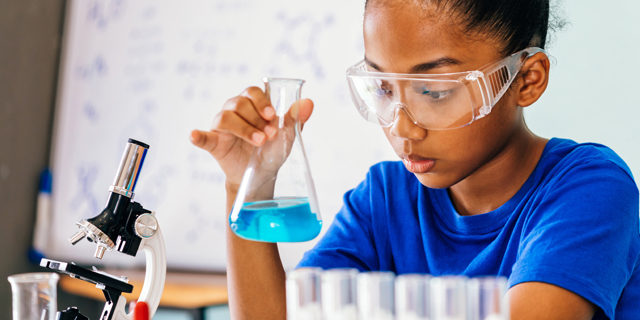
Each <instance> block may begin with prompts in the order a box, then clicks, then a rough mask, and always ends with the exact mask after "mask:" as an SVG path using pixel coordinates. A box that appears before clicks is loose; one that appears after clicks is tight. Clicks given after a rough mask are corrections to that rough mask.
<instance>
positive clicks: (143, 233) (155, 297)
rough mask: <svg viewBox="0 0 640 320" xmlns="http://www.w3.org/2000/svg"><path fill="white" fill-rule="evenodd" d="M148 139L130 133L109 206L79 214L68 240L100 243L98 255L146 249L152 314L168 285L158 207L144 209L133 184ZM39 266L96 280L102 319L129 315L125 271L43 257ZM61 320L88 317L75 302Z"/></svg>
mask: <svg viewBox="0 0 640 320" xmlns="http://www.w3.org/2000/svg"><path fill="white" fill-rule="evenodd" d="M148 150H149V145H147V144H145V143H142V142H140V141H136V140H133V139H129V141H128V143H127V146H126V148H125V150H124V154H123V155H122V160H121V161H120V165H119V167H118V171H117V173H116V177H115V180H114V181H113V185H112V186H111V187H110V188H109V197H108V200H107V204H106V206H105V208H104V209H103V210H102V212H100V213H99V214H98V215H97V216H95V217H93V218H91V219H88V220H85V219H80V220H79V221H78V222H77V223H76V225H77V226H78V228H79V229H80V230H79V231H78V232H77V233H76V234H75V235H73V236H72V237H71V238H70V239H69V242H71V244H74V245H75V244H76V243H78V242H79V241H81V240H82V239H87V240H88V241H89V242H93V243H95V244H96V252H95V255H94V256H95V257H96V258H98V259H102V257H103V256H104V254H105V252H107V251H113V250H116V251H119V252H122V253H124V254H127V255H130V256H134V257H135V256H136V254H137V253H138V251H140V250H143V251H144V252H145V255H146V273H145V278H144V284H143V286H142V293H141V294H140V298H139V299H138V301H144V302H146V303H147V304H148V306H149V316H150V317H153V315H154V314H155V311H156V309H157V308H158V305H159V304H160V297H161V296H162V291H163V289H164V282H165V278H166V273H167V260H166V253H165V246H164V240H163V238H162V232H161V231H160V226H159V225H158V220H157V219H156V217H155V213H154V212H152V211H149V210H146V209H145V208H143V207H142V205H140V204H139V203H137V202H134V201H133V196H134V193H133V192H134V190H135V187H136V183H137V182H138V177H139V175H140V171H141V169H142V165H143V163H144V160H145V157H146V155H147V151H148ZM40 266H42V267H45V268H49V269H53V270H55V271H57V272H60V273H64V274H68V275H70V276H71V277H73V278H76V279H81V280H84V281H87V282H90V283H93V284H95V285H96V287H97V288H98V289H101V290H102V291H103V293H104V296H105V299H106V304H105V306H104V309H103V310H102V313H101V314H100V317H99V318H98V319H99V320H130V319H132V316H133V315H132V313H126V311H125V305H126V304H127V301H126V299H125V298H124V297H123V296H122V293H131V292H132V291H133V286H132V285H130V284H129V283H128V282H129V280H128V279H127V278H126V277H118V276H114V275H111V274H108V273H106V272H102V271H99V270H97V269H96V268H95V267H93V270H89V269H85V268H82V267H79V266H77V265H75V264H74V263H73V262H71V263H67V262H62V261H55V260H50V259H42V260H41V261H40ZM56 319H57V320H88V319H89V318H87V317H86V316H84V315H82V314H81V313H80V312H79V311H78V309H77V308H75V307H70V308H68V309H67V310H64V311H60V312H58V314H57V318H56Z"/></svg>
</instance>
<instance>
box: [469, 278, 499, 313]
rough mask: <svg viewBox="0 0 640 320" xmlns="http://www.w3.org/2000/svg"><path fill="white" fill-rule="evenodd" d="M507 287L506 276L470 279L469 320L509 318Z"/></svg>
mask: <svg viewBox="0 0 640 320" xmlns="http://www.w3.org/2000/svg"><path fill="white" fill-rule="evenodd" d="M507 289H508V287H507V279H506V278H504V277H481V278H472V279H469V281H468V282H467V290H468V299H469V301H468V308H469V320H509V303H508V301H507V299H506V294H507Z"/></svg>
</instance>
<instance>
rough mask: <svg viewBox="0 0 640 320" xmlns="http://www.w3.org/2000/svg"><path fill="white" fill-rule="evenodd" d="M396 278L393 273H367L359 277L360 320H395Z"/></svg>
mask: <svg viewBox="0 0 640 320" xmlns="http://www.w3.org/2000/svg"><path fill="white" fill-rule="evenodd" d="M394 278H395V275H394V274H393V272H387V271H377V272H365V273H360V274H359V275H358V277H357V292H358V299H357V300H358V319H359V320H393V318H394Z"/></svg>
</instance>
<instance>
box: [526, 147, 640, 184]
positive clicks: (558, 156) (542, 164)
mask: <svg viewBox="0 0 640 320" xmlns="http://www.w3.org/2000/svg"><path fill="white" fill-rule="evenodd" d="M600 170H602V171H604V172H609V173H610V172H611V171H614V172H617V173H618V174H622V175H624V176H627V177H628V178H629V179H631V181H633V182H634V183H635V180H634V178H633V174H632V172H631V169H630V168H629V166H628V165H627V164H626V163H625V162H624V160H622V158H621V157H620V156H619V155H618V154H617V153H616V152H615V151H613V150H612V149H611V148H609V147H607V146H605V145H602V144H598V143H593V142H587V143H578V142H575V141H573V140H569V139H561V138H553V139H551V140H549V142H548V143H547V146H546V147H545V150H544V152H543V154H542V157H541V158H540V160H539V162H538V166H537V168H536V170H535V171H534V174H537V175H539V177H540V178H546V180H549V179H554V178H555V179H559V178H562V177H563V176H564V175H566V174H567V173H569V172H575V171H580V172H582V173H585V174H597V171H600Z"/></svg>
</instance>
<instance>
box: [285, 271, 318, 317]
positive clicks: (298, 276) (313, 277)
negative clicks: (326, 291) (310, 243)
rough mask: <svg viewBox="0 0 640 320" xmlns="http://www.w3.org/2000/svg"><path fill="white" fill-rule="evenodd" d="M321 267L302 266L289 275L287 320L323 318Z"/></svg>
mask: <svg viewBox="0 0 640 320" xmlns="http://www.w3.org/2000/svg"><path fill="white" fill-rule="evenodd" d="M321 276H322V269H320V268H300V269H297V270H294V271H292V272H291V273H290V274H289V276H288V277H287V284H286V290H287V320H322V298H321V290H320V288H321V287H320V286H321V281H322V280H321Z"/></svg>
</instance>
